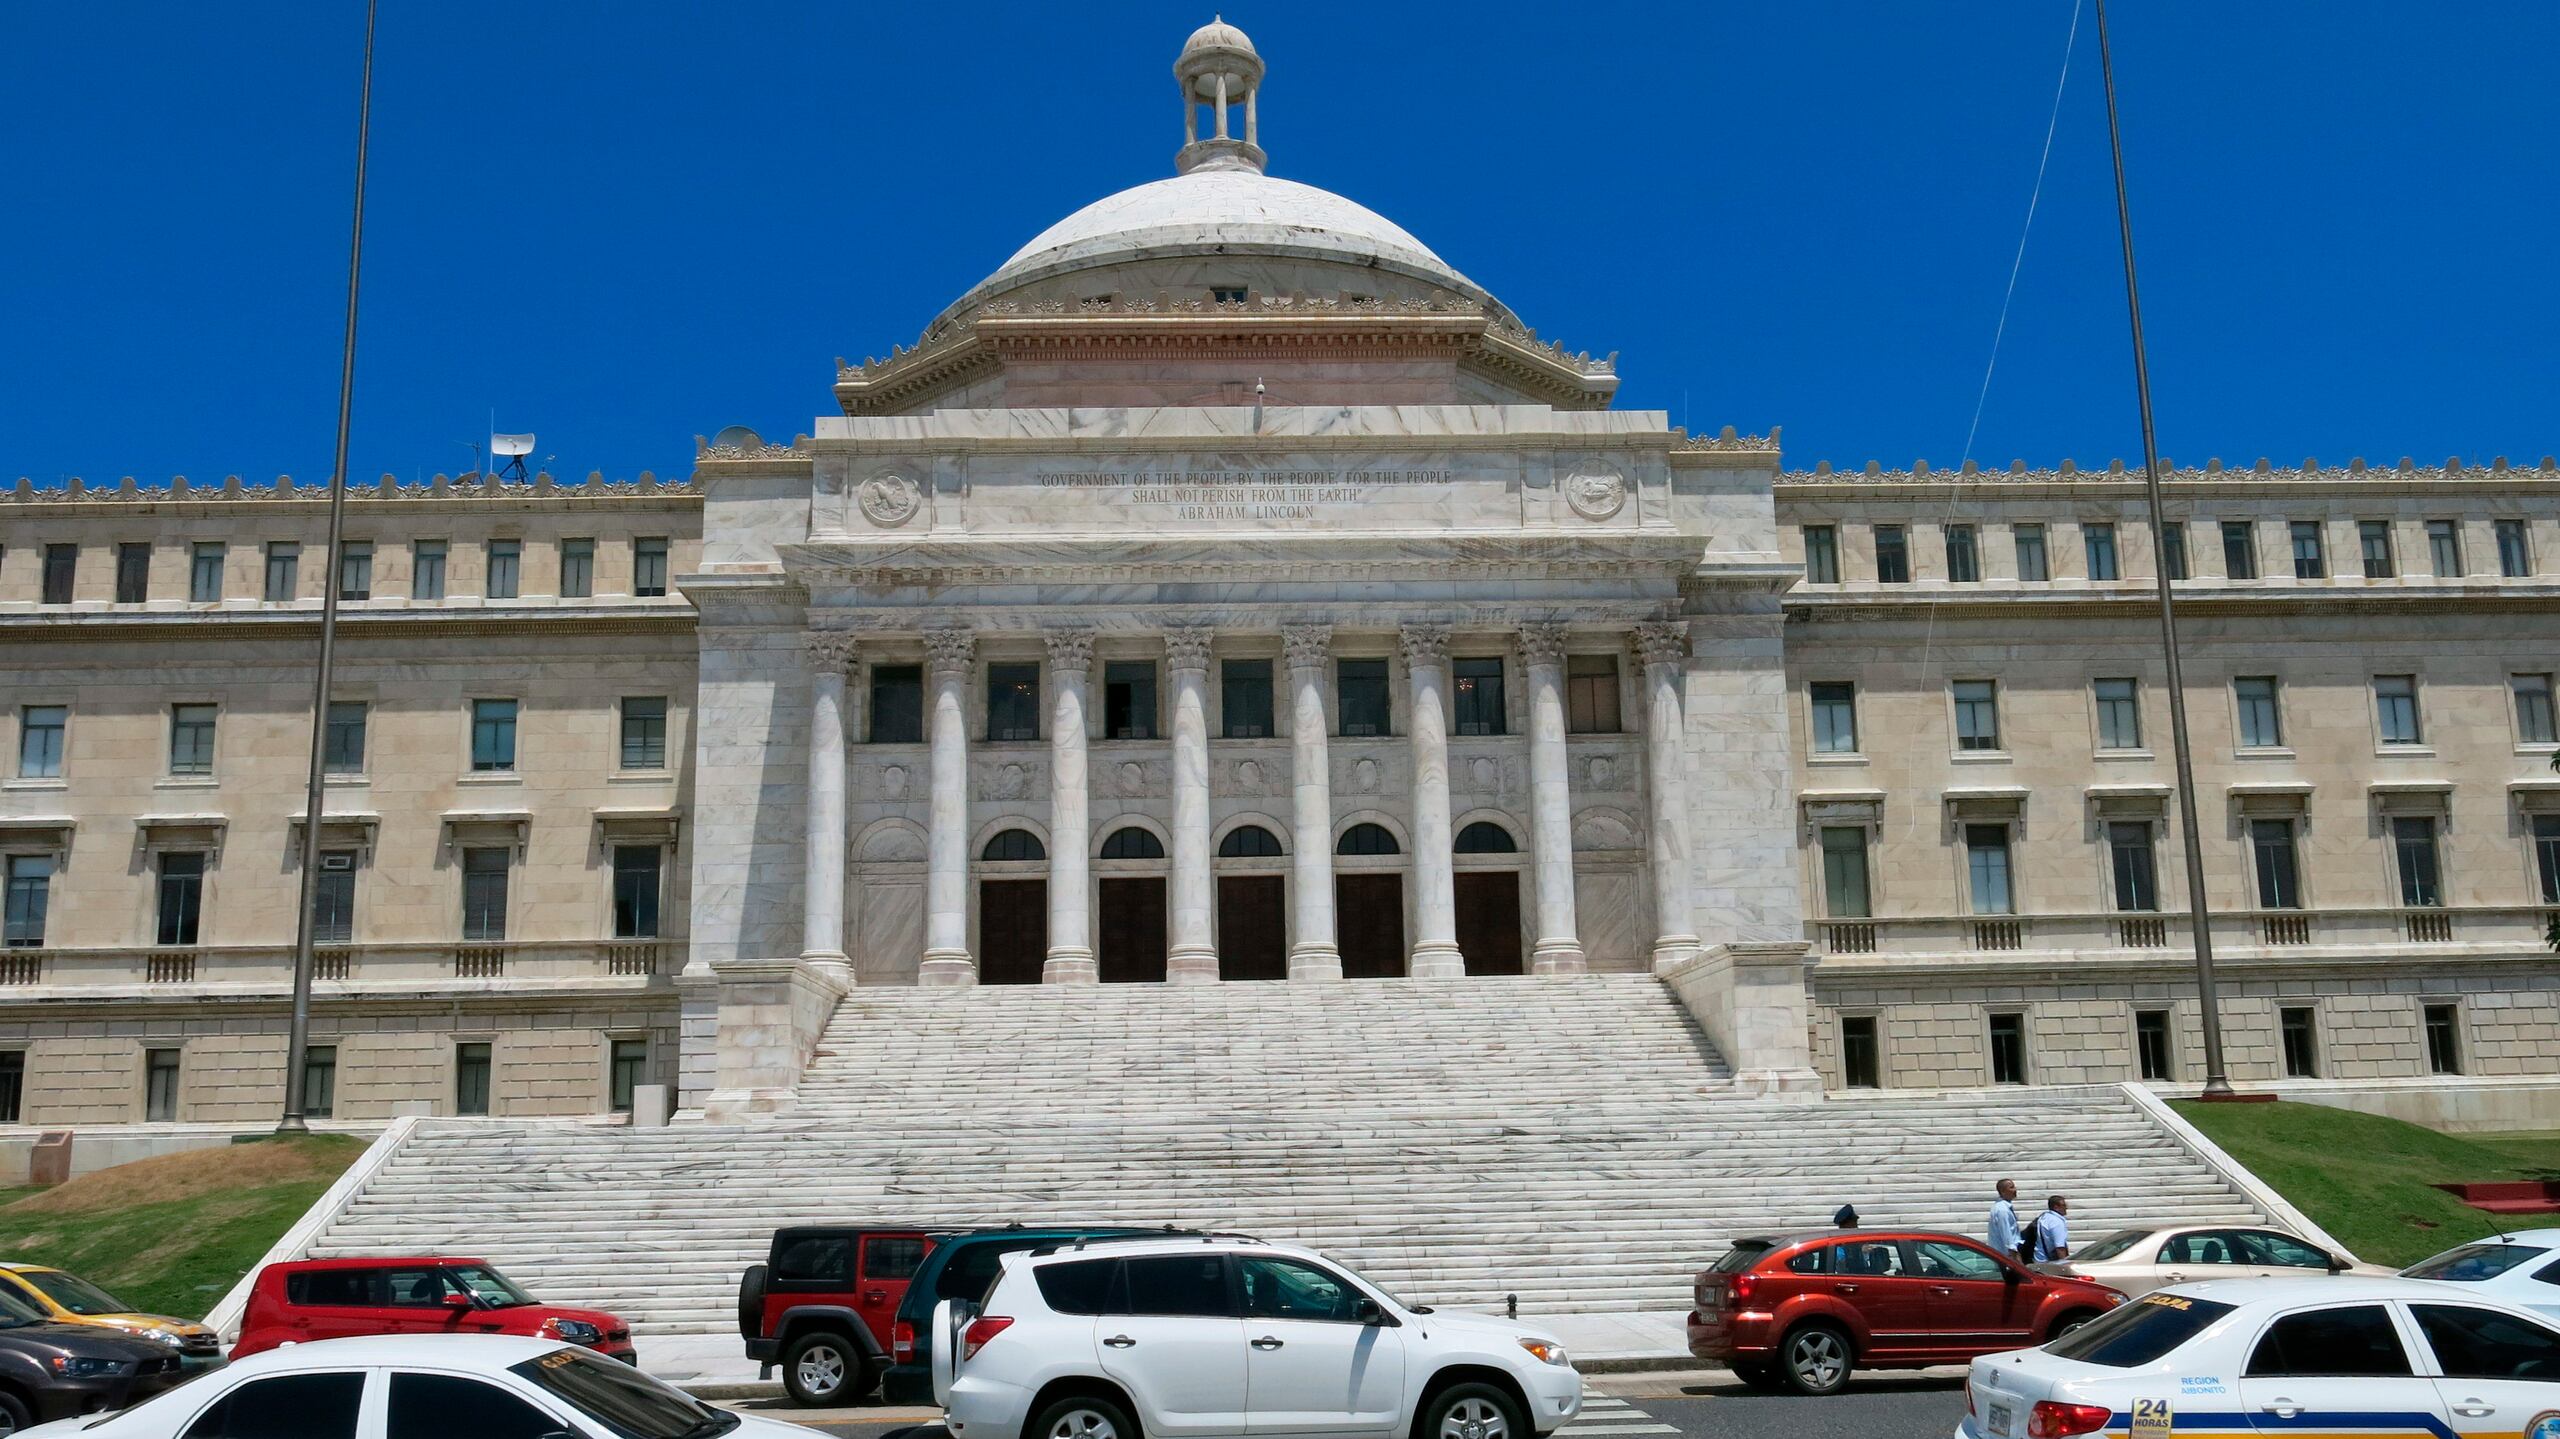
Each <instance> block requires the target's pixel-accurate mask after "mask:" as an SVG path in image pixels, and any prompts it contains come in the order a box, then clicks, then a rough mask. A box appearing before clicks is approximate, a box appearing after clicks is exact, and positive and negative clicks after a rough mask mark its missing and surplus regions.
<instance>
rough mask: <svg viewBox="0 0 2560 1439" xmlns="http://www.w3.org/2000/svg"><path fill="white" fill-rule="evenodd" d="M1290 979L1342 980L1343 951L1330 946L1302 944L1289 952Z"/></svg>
mask: <svg viewBox="0 0 2560 1439" xmlns="http://www.w3.org/2000/svg"><path fill="white" fill-rule="evenodd" d="M1289 977H1290V978H1291V979H1293V980H1296V979H1340V978H1342V951H1341V950H1338V949H1336V948H1334V947H1333V946H1332V945H1329V944H1302V945H1298V946H1295V947H1294V948H1292V949H1291V950H1290V951H1289Z"/></svg>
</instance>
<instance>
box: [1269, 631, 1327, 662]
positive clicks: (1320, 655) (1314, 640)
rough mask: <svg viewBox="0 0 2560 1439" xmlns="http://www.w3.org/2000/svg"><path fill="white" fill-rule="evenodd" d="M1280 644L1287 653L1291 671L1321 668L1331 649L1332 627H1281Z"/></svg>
mask: <svg viewBox="0 0 2560 1439" xmlns="http://www.w3.org/2000/svg"><path fill="white" fill-rule="evenodd" d="M1280 643H1281V645H1282V647H1283V648H1285V649H1287V650H1288V652H1289V667H1290V668H1291V669H1307V668H1311V667H1313V668H1322V667H1323V665H1324V662H1325V656H1326V654H1327V652H1328V651H1330V650H1331V649H1332V648H1333V626H1331V625H1283V626H1282V627H1281V629H1280Z"/></svg>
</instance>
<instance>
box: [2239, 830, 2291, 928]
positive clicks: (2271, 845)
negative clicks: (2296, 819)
mask: <svg viewBox="0 0 2560 1439" xmlns="http://www.w3.org/2000/svg"><path fill="white" fill-rule="evenodd" d="M2249 850H2250V853H2251V855H2252V857H2253V858H2255V859H2256V861H2257V868H2258V908H2260V909H2300V908H2302V874H2301V871H2300V869H2299V868H2298V867H2296V865H2295V863H2294V852H2293V821H2292V820H2289V819H2253V820H2251V821H2249Z"/></svg>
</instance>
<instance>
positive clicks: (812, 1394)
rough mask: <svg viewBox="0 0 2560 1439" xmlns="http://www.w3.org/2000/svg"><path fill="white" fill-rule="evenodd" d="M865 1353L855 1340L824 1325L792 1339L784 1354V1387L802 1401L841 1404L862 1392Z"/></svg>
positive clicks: (797, 1400) (794, 1397)
mask: <svg viewBox="0 0 2560 1439" xmlns="http://www.w3.org/2000/svg"><path fill="white" fill-rule="evenodd" d="M861 1378H862V1354H861V1352H860V1351H858V1350H856V1349H855V1348H854V1347H853V1341H852V1340H850V1339H847V1338H845V1337H844V1336H843V1335H841V1334H838V1333H836V1332H834V1331H833V1330H827V1329H821V1330H819V1331H818V1332H816V1333H814V1334H803V1335H801V1336H800V1337H799V1338H797V1339H794V1340H792V1341H791V1347H790V1348H789V1349H787V1350H784V1351H783V1355H782V1387H783V1388H785V1389H788V1390H790V1391H791V1397H792V1399H793V1401H794V1402H796V1403H801V1404H822V1405H823V1404H842V1403H844V1402H845V1401H847V1400H849V1399H851V1398H852V1397H853V1396H854V1395H855V1394H857V1393H859V1392H861V1391H860V1389H859V1387H858V1385H859V1381H860V1380H861Z"/></svg>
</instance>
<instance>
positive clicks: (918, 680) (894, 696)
mask: <svg viewBox="0 0 2560 1439" xmlns="http://www.w3.org/2000/svg"><path fill="white" fill-rule="evenodd" d="M865 692H866V695H867V699H868V702H867V703H866V704H864V706H863V723H864V726H865V729H864V734H865V735H866V736H867V738H866V740H865V743H868V744H922V743H924V740H925V728H924V721H925V690H924V666H923V665H920V664H889V665H883V664H875V665H873V666H871V673H870V683H869V684H868V685H867V686H866V687H865ZM909 693H912V694H913V696H914V698H915V703H914V704H913V705H912V706H910V705H908V704H906V703H905V702H904V697H905V696H906V695H907V694H909ZM892 700H896V701H897V703H891V701H892ZM884 716H885V717H888V718H889V719H890V720H891V724H890V726H888V728H890V730H891V732H890V733H888V734H883V733H881V730H882V728H883V726H882V724H881V720H882V718H883V717H884ZM909 721H912V728H913V733H903V732H901V731H904V730H906V729H907V728H909Z"/></svg>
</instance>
